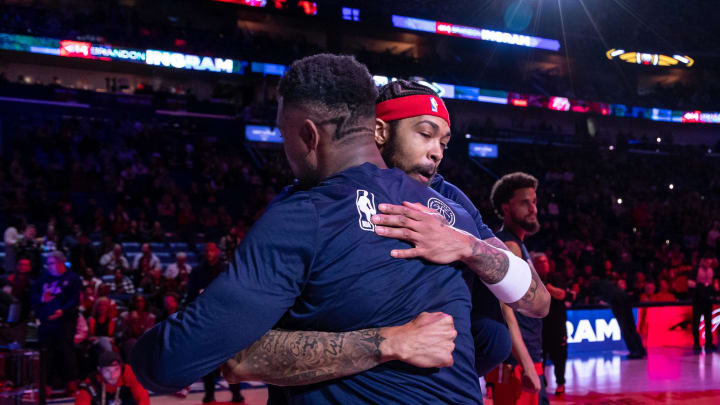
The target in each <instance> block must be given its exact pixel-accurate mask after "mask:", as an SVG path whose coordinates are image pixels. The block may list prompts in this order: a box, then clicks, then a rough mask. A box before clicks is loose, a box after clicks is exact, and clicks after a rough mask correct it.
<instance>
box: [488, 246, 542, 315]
mask: <svg viewBox="0 0 720 405" xmlns="http://www.w3.org/2000/svg"><path fill="white" fill-rule="evenodd" d="M498 250H500V251H502V252H503V253H505V255H507V257H508V259H509V263H508V271H507V273H505V277H504V278H503V279H502V280H500V282H498V283H495V284H488V283H485V285H486V286H487V288H488V289H489V290H490V292H492V293H493V295H495V296H496V297H497V299H499V300H500V301H502V302H504V303H506V304H512V303H513V302H517V301H519V300H520V298H522V297H523V296H524V295H525V293H527V290H528V288H530V281H531V279H532V274H531V272H530V266H528V264H527V262H526V261H525V260H523V259H521V258H519V257H517V256H515V255H514V254H513V253H512V252H508V251H506V250H503V249H498Z"/></svg>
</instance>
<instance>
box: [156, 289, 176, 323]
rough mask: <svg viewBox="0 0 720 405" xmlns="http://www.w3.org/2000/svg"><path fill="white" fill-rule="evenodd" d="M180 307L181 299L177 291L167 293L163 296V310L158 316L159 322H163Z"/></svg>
mask: <svg viewBox="0 0 720 405" xmlns="http://www.w3.org/2000/svg"><path fill="white" fill-rule="evenodd" d="M179 307H180V299H179V297H178V296H177V294H175V293H167V294H165V296H164V297H163V302H162V310H161V311H160V315H159V316H158V318H157V321H158V322H162V321H164V320H166V319H168V318H169V317H170V315H172V314H174V313H175V312H177V311H178V308H179Z"/></svg>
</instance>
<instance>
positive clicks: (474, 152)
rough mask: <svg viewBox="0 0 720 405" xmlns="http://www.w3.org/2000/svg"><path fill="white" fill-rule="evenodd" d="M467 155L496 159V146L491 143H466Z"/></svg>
mask: <svg viewBox="0 0 720 405" xmlns="http://www.w3.org/2000/svg"><path fill="white" fill-rule="evenodd" d="M468 155H470V157H478V158H484V159H496V158H497V157H498V146H497V144H493V143H477V142H471V143H470V144H469V145H468Z"/></svg>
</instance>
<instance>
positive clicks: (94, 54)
mask: <svg viewBox="0 0 720 405" xmlns="http://www.w3.org/2000/svg"><path fill="white" fill-rule="evenodd" d="M402 18H406V17H402ZM414 20H417V19H414ZM419 21H421V22H422V21H425V22H427V21H426V20H419ZM430 22H432V21H430ZM433 23H434V22H433ZM424 28H427V29H429V27H424ZM421 30H422V29H421ZM0 50H8V51H17V52H29V53H34V54H42V55H54V56H64V57H70V58H82V59H92V60H101V61H122V62H130V63H140V64H145V65H152V66H162V67H167V68H172V69H191V70H199V71H203V70H204V71H211V72H218V73H226V74H243V73H244V69H245V68H246V67H248V68H250V70H251V71H252V72H254V73H260V74H264V75H283V74H284V73H285V72H286V71H287V68H288V67H287V66H285V65H278V64H272V63H260V62H247V61H239V60H234V59H224V58H215V57H210V56H198V55H192V54H184V53H179V52H171V51H161V50H154V49H146V50H140V49H131V48H121V47H116V46H112V45H107V44H94V43H91V42H83V41H74V40H59V39H53V38H43V37H32V36H28V35H15V34H6V33H0ZM608 57H609V56H608ZM688 60H691V59H688ZM373 79H374V80H375V84H376V85H378V86H382V85H385V84H387V83H389V82H391V81H394V80H397V79H396V78H394V77H387V76H373ZM421 83H423V84H425V85H427V86H428V87H430V88H432V89H433V90H435V91H436V92H437V93H438V95H439V96H440V97H443V98H445V99H456V100H468V101H476V102H481V103H493V104H510V105H513V106H516V107H536V108H544V109H549V110H555V111H568V112H575V113H597V114H601V115H611V116H614V117H633V118H641V119H647V120H652V121H666V122H679V123H703V124H720V112H717V111H697V110H693V111H684V110H668V109H661V108H651V107H650V108H648V107H637V106H627V105H623V104H607V103H600V102H589V101H584V100H575V99H568V98H565V97H547V96H543V95H537V94H519V93H509V92H506V91H501V90H489V89H481V88H478V87H471V86H460V85H454V84H447V83H437V82H425V81H421ZM256 134H258V133H256Z"/></svg>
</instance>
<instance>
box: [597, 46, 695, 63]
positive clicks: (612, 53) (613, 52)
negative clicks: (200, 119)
mask: <svg viewBox="0 0 720 405" xmlns="http://www.w3.org/2000/svg"><path fill="white" fill-rule="evenodd" d="M605 55H606V56H607V58H608V59H610V60H612V59H615V58H619V59H620V60H623V61H625V62H628V63H634V64H637V65H653V66H675V65H678V64H682V65H685V66H686V67H690V66H692V65H694V64H695V60H693V59H692V58H691V57H689V56H687V55H685V56H682V55H673V56H668V55H663V54H659V53H645V52H626V51H625V50H624V49H614V48H613V49H610V50H609V51H607V52H605Z"/></svg>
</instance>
